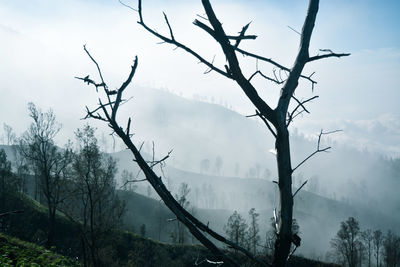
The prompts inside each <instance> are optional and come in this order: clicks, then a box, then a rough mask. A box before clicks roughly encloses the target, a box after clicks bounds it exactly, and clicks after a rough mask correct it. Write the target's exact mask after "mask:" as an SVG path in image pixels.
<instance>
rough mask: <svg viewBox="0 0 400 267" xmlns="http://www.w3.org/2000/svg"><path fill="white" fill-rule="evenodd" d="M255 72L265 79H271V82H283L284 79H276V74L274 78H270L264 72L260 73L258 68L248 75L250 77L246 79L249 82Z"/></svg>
mask: <svg viewBox="0 0 400 267" xmlns="http://www.w3.org/2000/svg"><path fill="white" fill-rule="evenodd" d="M257 74H259V75H260V76H261V77H263V78H264V79H266V80H268V81H271V82H274V83H276V84H282V83H283V82H284V81H279V80H278V79H276V76H275V79H274V78H270V77H268V76H266V75H265V74H264V73H262V72H261V71H260V70H257V71H255V72H254V73H253V74H252V75H251V76H250V78H249V79H248V81H249V82H250V81H251V79H253V78H254V76H256V75H257Z"/></svg>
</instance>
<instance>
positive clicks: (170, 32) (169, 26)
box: [163, 12, 175, 41]
mask: <svg viewBox="0 0 400 267" xmlns="http://www.w3.org/2000/svg"><path fill="white" fill-rule="evenodd" d="M163 14H164V19H165V22H166V23H167V26H168V29H169V34H170V36H171V40H172V41H175V37H174V33H173V32H172V28H171V25H170V24H169V21H168V17H167V15H166V14H165V12H163Z"/></svg>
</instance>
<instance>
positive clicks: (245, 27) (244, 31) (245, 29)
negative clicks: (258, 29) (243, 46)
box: [228, 22, 257, 47]
mask: <svg viewBox="0 0 400 267" xmlns="http://www.w3.org/2000/svg"><path fill="white" fill-rule="evenodd" d="M250 23H251V22H249V23H247V24H246V25H245V26H244V27H243V28H242V30H241V31H240V33H239V36H238V37H240V38H239V39H237V40H236V43H235V47H238V46H239V44H240V41H241V40H242V39H245V38H244V37H245V33H246V31H247V29H248V28H249V26H250ZM251 36H253V37H254V38H249V39H256V38H257V36H256V35H251ZM228 38H229V36H228ZM229 39H231V38H229Z"/></svg>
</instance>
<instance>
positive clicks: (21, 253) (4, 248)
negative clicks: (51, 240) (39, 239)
mask: <svg viewBox="0 0 400 267" xmlns="http://www.w3.org/2000/svg"><path fill="white" fill-rule="evenodd" d="M0 255H1V256H0V266H4V267H7V266H71V267H78V266H82V265H81V264H80V263H79V262H78V261H76V260H73V259H70V258H67V257H65V256H62V255H59V254H57V253H55V252H53V251H51V250H47V249H44V248H43V247H40V246H38V245H35V244H33V243H29V242H25V241H21V240H19V239H18V238H14V237H10V236H8V235H5V234H2V233H0Z"/></svg>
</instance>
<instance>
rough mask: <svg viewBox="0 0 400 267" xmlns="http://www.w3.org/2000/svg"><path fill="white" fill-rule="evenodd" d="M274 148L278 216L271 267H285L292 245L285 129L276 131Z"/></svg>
mask: <svg viewBox="0 0 400 267" xmlns="http://www.w3.org/2000/svg"><path fill="white" fill-rule="evenodd" d="M275 147H276V150H277V163H278V175H279V183H278V186H279V193H280V208H279V211H280V214H279V222H278V227H279V229H278V235H277V239H276V242H275V251H274V261H273V263H272V265H273V266H285V264H286V261H287V258H288V256H289V253H290V246H291V244H292V221H293V197H292V167H291V162H290V146H289V132H288V130H287V128H286V127H283V128H282V129H280V130H278V132H277V138H276V143H275Z"/></svg>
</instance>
